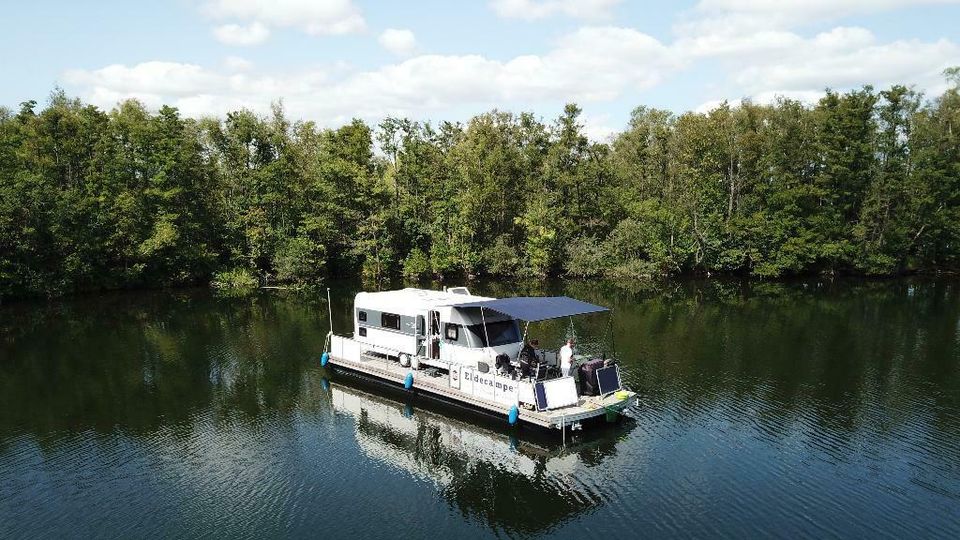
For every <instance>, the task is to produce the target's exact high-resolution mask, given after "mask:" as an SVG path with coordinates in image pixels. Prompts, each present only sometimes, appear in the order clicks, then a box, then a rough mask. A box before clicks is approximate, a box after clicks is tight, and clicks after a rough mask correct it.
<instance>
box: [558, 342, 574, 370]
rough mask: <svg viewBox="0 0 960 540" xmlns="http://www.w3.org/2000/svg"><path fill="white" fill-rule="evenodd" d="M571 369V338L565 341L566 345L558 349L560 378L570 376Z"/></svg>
mask: <svg viewBox="0 0 960 540" xmlns="http://www.w3.org/2000/svg"><path fill="white" fill-rule="evenodd" d="M572 368H573V338H570V339H568V340H567V344H566V345H564V346H563V347H560V376H561V377H566V376H568V375H570V371H571V369H572Z"/></svg>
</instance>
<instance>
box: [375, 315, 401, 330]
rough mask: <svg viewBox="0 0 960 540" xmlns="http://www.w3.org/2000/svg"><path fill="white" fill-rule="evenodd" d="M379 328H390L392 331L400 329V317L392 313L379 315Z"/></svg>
mask: <svg viewBox="0 0 960 540" xmlns="http://www.w3.org/2000/svg"><path fill="white" fill-rule="evenodd" d="M380 326H382V327H384V328H391V329H393V330H399V329H400V316H399V315H396V314H394V313H381V314H380Z"/></svg>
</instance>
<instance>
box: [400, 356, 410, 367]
mask: <svg viewBox="0 0 960 540" xmlns="http://www.w3.org/2000/svg"><path fill="white" fill-rule="evenodd" d="M400 365H401V366H403V367H410V355H409V354H407V353H400Z"/></svg>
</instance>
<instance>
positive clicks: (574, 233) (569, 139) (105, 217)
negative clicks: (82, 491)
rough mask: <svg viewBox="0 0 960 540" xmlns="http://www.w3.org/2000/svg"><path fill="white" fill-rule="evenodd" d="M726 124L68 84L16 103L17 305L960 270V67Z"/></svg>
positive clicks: (11, 177)
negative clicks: (190, 112)
mask: <svg viewBox="0 0 960 540" xmlns="http://www.w3.org/2000/svg"><path fill="white" fill-rule="evenodd" d="M945 74H946V75H947V78H948V80H949V81H950V82H951V87H950V88H948V89H947V90H945V91H944V92H943V93H942V94H941V95H939V96H936V97H933V98H928V97H925V96H923V95H922V94H920V93H918V92H916V91H915V90H913V89H910V88H907V87H904V86H899V85H898V86H893V87H891V88H889V89H887V90H881V91H875V90H874V89H873V88H871V87H864V88H862V89H859V90H855V91H850V92H846V93H840V92H834V91H827V92H826V94H825V95H824V97H823V98H822V99H821V100H820V101H819V102H818V103H816V104H815V105H805V104H803V103H801V102H798V101H794V100H791V99H786V98H781V99H778V100H777V101H776V102H775V103H773V104H758V103H752V102H749V101H744V102H742V103H740V104H739V105H736V106H732V105H730V104H723V105H721V106H719V107H717V108H715V109H713V110H711V111H709V112H704V113H700V112H686V113H683V114H674V113H672V112H670V111H666V110H659V109H653V108H647V107H639V108H637V109H635V110H634V111H633V113H632V115H631V117H630V121H629V124H628V126H627V127H626V129H625V130H624V131H623V132H621V133H619V134H617V135H616V136H615V137H612V138H611V140H610V141H609V142H592V141H590V140H589V139H588V138H587V136H586V135H585V132H584V128H583V125H582V124H581V121H580V113H581V111H580V109H579V108H578V107H577V106H576V105H573V104H570V105H567V106H566V107H565V108H564V111H563V113H562V114H561V115H560V116H559V117H558V118H556V119H555V120H554V121H552V122H544V121H543V120H541V119H540V118H538V117H536V116H535V115H533V114H531V113H521V114H513V113H510V112H504V111H498V110H494V111H491V112H488V113H484V114H480V115H478V116H475V117H473V118H471V119H470V120H469V121H467V122H466V123H458V122H440V123H438V124H432V123H425V122H416V121H411V120H409V119H404V118H387V119H385V120H384V121H383V122H381V123H380V124H379V125H378V126H376V128H374V127H371V126H369V125H367V124H365V123H364V122H362V121H360V120H354V121H353V122H351V123H349V124H347V125H344V126H342V127H340V128H337V129H327V128H322V127H320V126H318V125H316V124H315V123H313V122H309V121H298V122H292V121H290V120H289V119H288V118H287V117H286V115H285V114H284V111H283V109H282V107H281V106H280V105H279V104H278V105H275V106H274V107H273V110H272V113H271V114H268V115H257V114H255V113H253V112H251V111H248V110H240V111H236V112H232V113H229V114H227V115H226V117H225V118H219V119H217V118H201V119H192V118H184V117H183V116H181V115H180V114H179V112H178V111H177V110H176V109H175V108H171V107H162V108H160V109H159V110H158V111H155V112H152V111H149V110H148V109H147V108H146V107H145V106H144V105H143V104H141V103H139V102H137V101H132V100H131V101H126V102H123V103H121V104H119V105H118V106H117V107H116V108H114V109H113V110H111V111H103V110H101V109H99V108H97V107H94V106H92V105H89V104H85V103H83V102H81V101H79V100H77V99H72V98H69V97H67V96H66V95H65V94H64V93H63V92H62V91H55V92H54V93H53V94H52V96H51V98H50V100H49V103H48V104H47V105H46V106H45V107H43V108H39V107H38V106H37V103H36V102H34V101H29V102H25V103H22V104H21V105H20V107H19V110H11V109H5V108H0V183H2V184H0V297H2V296H6V297H12V296H31V295H46V296H54V295H60V294H66V293H71V292H76V291H83V290H98V289H112V288H128V287H130V288H132V287H156V286H173V285H185V284H196V283H209V282H215V283H221V284H226V285H235V284H243V283H248V284H257V283H296V284H308V283H315V282H318V281H319V280H322V279H324V278H326V277H331V276H352V275H357V274H362V275H363V276H364V277H366V278H369V279H372V280H383V279H389V278H393V277H400V276H404V277H409V278H427V277H435V278H436V277H440V278H442V277H444V276H454V275H456V276H464V275H466V276H480V275H488V276H501V277H515V276H532V277H542V276H573V277H607V278H614V279H633V278H643V277H651V276H660V275H669V274H682V273H703V274H710V273H736V274H743V275H754V276H762V277H778V276H789V275H798V274H811V273H828V274H836V273H844V274H859V275H890V274H896V273H902V272H912V271H956V270H957V269H958V268H960V91H958V87H960V69H957V68H952V69H950V70H947V71H946V72H945Z"/></svg>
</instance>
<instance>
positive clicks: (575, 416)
mask: <svg viewBox="0 0 960 540" xmlns="http://www.w3.org/2000/svg"><path fill="white" fill-rule="evenodd" d="M330 363H331V364H333V365H335V366H341V367H344V368H348V369H352V370H354V371H357V372H360V373H364V374H366V375H370V376H373V377H377V378H380V379H384V380H387V381H390V382H393V383H396V384H399V385H401V386H402V385H403V382H404V379H406V377H407V373H410V372H411V369H410V368H405V367H402V366H401V365H400V364H398V363H397V362H394V361H391V360H384V359H382V358H376V357H373V356H366V355H361V356H360V359H359V360H348V359H346V358H341V357H338V356H333V355H331V356H330ZM413 373H414V377H413V388H414V389H415V390H422V391H425V392H429V393H431V394H435V395H438V396H442V397H445V398H448V399H452V400H455V401H459V402H463V403H467V404H469V405H473V406H475V407H478V408H481V409H485V410H487V411H490V412H493V413H499V414H502V415H503V416H504V417H506V416H507V414H508V412H509V410H510V406H509V405H504V404H502V403H497V402H494V401H489V400H486V399H483V398H479V397H477V396H474V395H471V394H467V393H465V392H461V391H460V390H458V389H456V388H450V386H449V384H448V382H447V377H446V376H439V377H431V376H429V375H427V373H426V372H425V371H423V370H420V371H413ZM635 400H636V394H635V393H634V392H629V397H628V398H627V400H626V401H627V403H626V404H624V402H623V400H621V399H617V398H616V397H615V396H614V395H608V396H604V397H600V396H586V397H581V398H580V400H579V402H578V403H577V404H576V405H570V406H569V407H563V408H559V409H551V410H547V411H536V410H528V409H525V408H524V407H519V409H520V420H521V421H524V422H528V423H531V424H536V425H538V426H542V427H546V428H557V429H560V428H562V427H563V426H570V425H572V424H574V423H576V422H580V421H582V420H586V419H588V418H593V417H596V416H600V415H602V414H605V412H606V411H605V409H604V408H605V407H614V406H616V407H617V408H622V407H623V406H624V405H630V404H631V403H633V402H634V401H635Z"/></svg>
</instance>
